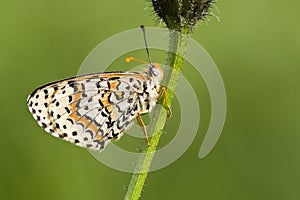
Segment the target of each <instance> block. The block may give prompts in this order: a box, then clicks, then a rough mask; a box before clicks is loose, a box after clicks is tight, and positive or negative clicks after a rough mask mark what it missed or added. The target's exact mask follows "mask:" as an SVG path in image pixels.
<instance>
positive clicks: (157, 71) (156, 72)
mask: <svg viewBox="0 0 300 200" xmlns="http://www.w3.org/2000/svg"><path fill="white" fill-rule="evenodd" d="M149 74H150V76H151V77H153V78H154V79H156V80H157V81H158V82H160V81H161V79H162V78H163V75H164V72H163V70H162V68H161V67H160V66H159V65H158V64H157V63H150V67H149Z"/></svg>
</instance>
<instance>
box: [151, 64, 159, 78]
mask: <svg viewBox="0 0 300 200" xmlns="http://www.w3.org/2000/svg"><path fill="white" fill-rule="evenodd" d="M150 72H151V74H152V75H153V76H159V75H160V71H159V70H158V69H157V68H156V67H155V66H154V65H151V67H150Z"/></svg>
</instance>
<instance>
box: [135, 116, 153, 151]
mask: <svg viewBox="0 0 300 200" xmlns="http://www.w3.org/2000/svg"><path fill="white" fill-rule="evenodd" d="M137 120H138V122H139V124H140V125H141V127H142V128H143V131H144V134H145V137H146V140H147V144H148V146H150V142H149V138H148V133H147V129H146V126H145V123H144V122H143V119H142V117H141V115H140V114H138V116H137Z"/></svg>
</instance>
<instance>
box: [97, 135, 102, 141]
mask: <svg viewBox="0 0 300 200" xmlns="http://www.w3.org/2000/svg"><path fill="white" fill-rule="evenodd" d="M96 139H97V140H98V141H100V142H102V141H103V137H102V136H101V135H99V134H96Z"/></svg>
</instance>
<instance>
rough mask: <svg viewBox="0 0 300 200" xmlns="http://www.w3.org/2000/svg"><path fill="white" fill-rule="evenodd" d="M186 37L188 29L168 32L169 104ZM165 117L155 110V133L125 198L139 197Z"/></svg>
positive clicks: (139, 161) (137, 167)
mask: <svg viewBox="0 0 300 200" xmlns="http://www.w3.org/2000/svg"><path fill="white" fill-rule="evenodd" d="M187 39H188V29H185V30H183V31H182V32H181V33H179V32H176V31H172V32H170V43H169V45H170V46H169V52H168V65H169V66H171V67H172V68H173V69H174V70H172V71H171V73H170V75H169V77H168V81H167V84H166V87H167V97H168V100H169V104H172V100H173V97H174V93H173V92H172V91H175V89H176V87H177V82H178V79H179V76H180V73H181V70H182V65H183V61H184V52H185V49H186V43H187ZM166 117H167V116H166V112H165V111H164V110H163V108H160V109H159V111H158V112H157V117H156V122H155V124H154V127H153V132H154V133H156V134H154V135H153V136H152V138H151V142H150V146H149V147H148V148H147V151H146V152H145V153H144V154H142V156H141V157H140V159H139V160H138V161H137V165H136V168H135V173H134V174H133V175H132V177H131V181H130V184H129V187H128V190H127V193H126V196H125V199H133V200H136V199H139V198H140V197H141V193H142V191H143V187H144V184H145V181H146V179H147V176H148V173H149V170H150V166H151V163H152V160H153V157H154V154H155V151H156V148H157V146H158V144H159V140H160V137H161V135H162V130H163V127H164V125H165V122H166Z"/></svg>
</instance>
